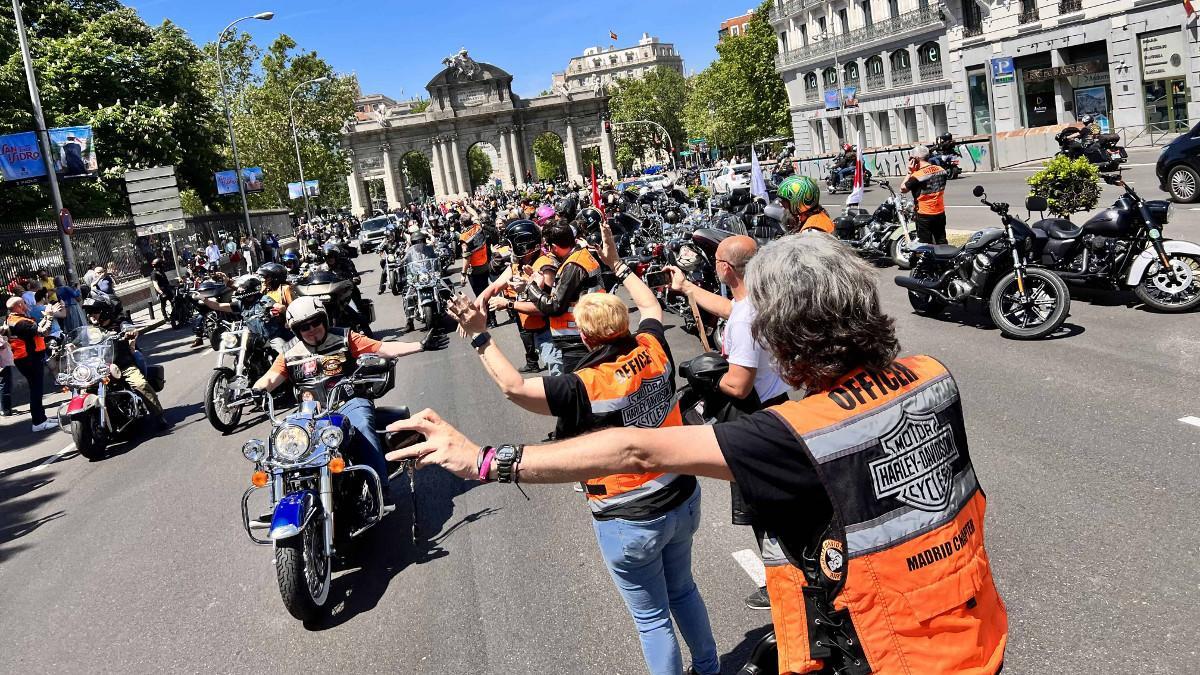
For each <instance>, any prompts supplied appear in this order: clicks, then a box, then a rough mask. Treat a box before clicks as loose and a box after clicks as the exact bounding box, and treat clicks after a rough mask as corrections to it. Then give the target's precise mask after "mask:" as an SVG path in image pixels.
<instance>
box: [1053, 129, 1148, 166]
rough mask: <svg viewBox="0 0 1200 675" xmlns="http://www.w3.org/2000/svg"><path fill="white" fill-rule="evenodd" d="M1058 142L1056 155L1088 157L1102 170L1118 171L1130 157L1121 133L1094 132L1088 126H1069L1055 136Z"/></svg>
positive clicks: (1075, 157)
mask: <svg viewBox="0 0 1200 675" xmlns="http://www.w3.org/2000/svg"><path fill="white" fill-rule="evenodd" d="M1054 140H1055V141H1057V142H1058V152H1057V153H1055V155H1054V156H1055V157H1059V156H1064V155H1065V156H1066V157H1067V158H1069V159H1078V158H1080V157H1086V158H1087V161H1089V162H1091V163H1092V164H1095V165H1096V168H1097V169H1099V170H1100V171H1101V172H1108V171H1118V170H1120V167H1121V165H1122V164H1124V163H1125V161H1126V160H1128V159H1129V153H1128V152H1127V151H1126V150H1125V148H1124V146H1121V145H1118V143H1120V142H1121V136H1120V135H1119V134H1093V133H1091V132H1090V131H1089V130H1087V128H1086V127H1085V128H1084V129H1082V130H1081V129H1080V128H1078V127H1067V128H1066V129H1063V130H1062V131H1060V132H1058V133H1057V134H1056V135H1055V136H1054Z"/></svg>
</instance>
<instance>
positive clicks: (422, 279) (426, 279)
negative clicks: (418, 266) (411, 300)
mask: <svg viewBox="0 0 1200 675" xmlns="http://www.w3.org/2000/svg"><path fill="white" fill-rule="evenodd" d="M417 283H418V284H421V285H422V286H424V285H426V284H431V283H433V277H431V276H429V274H428V273H422V274H421V276H419V277H417Z"/></svg>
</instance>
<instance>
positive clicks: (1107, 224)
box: [1083, 200, 1137, 237]
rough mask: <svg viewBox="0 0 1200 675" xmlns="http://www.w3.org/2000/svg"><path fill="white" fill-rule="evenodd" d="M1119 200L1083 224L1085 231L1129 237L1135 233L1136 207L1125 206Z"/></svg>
mask: <svg viewBox="0 0 1200 675" xmlns="http://www.w3.org/2000/svg"><path fill="white" fill-rule="evenodd" d="M1121 201H1122V200H1118V201H1117V203H1116V204H1114V205H1113V208H1110V209H1104V210H1103V211H1101V212H1100V213H1097V214H1096V215H1094V216H1092V217H1091V218H1089V219H1088V221H1087V222H1086V223H1084V224H1083V231H1084V232H1086V233H1088V234H1097V235H1100V236H1102V237H1128V236H1131V235H1133V232H1134V229H1135V228H1136V223H1135V221H1136V220H1137V214H1136V212H1135V211H1134V209H1135V208H1136V207H1131V208H1125V207H1124V205H1123V204H1122V203H1121Z"/></svg>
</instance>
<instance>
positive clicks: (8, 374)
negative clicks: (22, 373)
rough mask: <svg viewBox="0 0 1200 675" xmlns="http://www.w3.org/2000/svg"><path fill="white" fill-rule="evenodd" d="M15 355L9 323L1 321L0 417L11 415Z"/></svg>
mask: <svg viewBox="0 0 1200 675" xmlns="http://www.w3.org/2000/svg"><path fill="white" fill-rule="evenodd" d="M12 374H13V355H12V347H10V346H8V324H7V323H0V417H11V416H12V414H13V409H12V389H13V376H12Z"/></svg>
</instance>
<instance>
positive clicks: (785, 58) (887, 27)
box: [775, 5, 943, 70]
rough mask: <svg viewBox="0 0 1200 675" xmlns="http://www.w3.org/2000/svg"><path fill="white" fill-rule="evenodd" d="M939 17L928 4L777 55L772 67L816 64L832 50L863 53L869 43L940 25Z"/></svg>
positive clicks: (938, 11)
mask: <svg viewBox="0 0 1200 675" xmlns="http://www.w3.org/2000/svg"><path fill="white" fill-rule="evenodd" d="M942 16H943V14H942V7H941V5H931V6H929V7H922V8H920V9H917V10H913V11H911V12H905V13H904V14H901V15H900V16H897V17H893V18H890V19H884V20H882V21H879V22H877V23H875V24H873V25H871V26H865V27H863V28H859V29H857V30H852V31H850V32H849V33H842V34H840V35H831V36H829V37H827V38H825V39H823V40H818V41H816V42H812V43H809V44H808V45H806V46H804V47H797V48H796V49H791V50H788V51H786V52H784V53H782V54H776V55H775V67H776V68H777V69H779V70H783V69H784V68H788V67H792V66H796V65H803V64H805V63H808V62H811V61H818V60H820V59H823V58H827V57H829V56H830V55H831V54H833V53H834V51H837V52H845V53H847V54H848V53H851V52H856V53H857V52H862V50H863V47H865V46H866V45H868V44H870V43H873V42H877V41H881V40H885V39H893V38H895V37H896V35H898V34H899V33H903V32H905V31H910V30H914V29H917V28H925V27H927V26H934V25H938V24H941V23H942Z"/></svg>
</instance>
